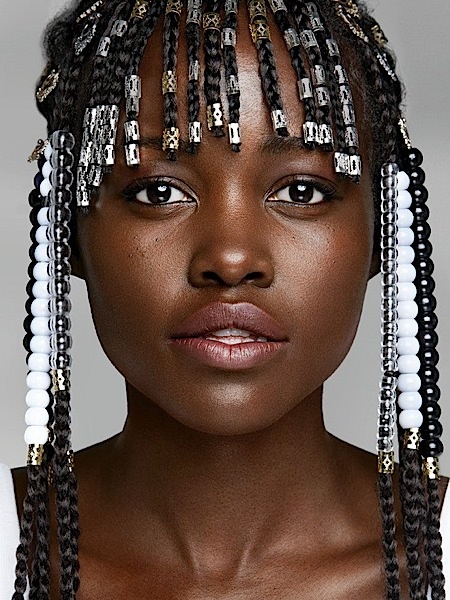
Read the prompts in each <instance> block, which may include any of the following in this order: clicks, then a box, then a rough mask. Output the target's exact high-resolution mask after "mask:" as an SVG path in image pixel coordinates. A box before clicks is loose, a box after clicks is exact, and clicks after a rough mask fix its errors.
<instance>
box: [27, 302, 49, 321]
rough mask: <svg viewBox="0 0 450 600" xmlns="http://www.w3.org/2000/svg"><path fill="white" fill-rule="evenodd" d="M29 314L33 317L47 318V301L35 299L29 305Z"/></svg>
mask: <svg viewBox="0 0 450 600" xmlns="http://www.w3.org/2000/svg"><path fill="white" fill-rule="evenodd" d="M31 314H32V315H33V317H49V316H50V311H49V307H48V300H45V299H44V298H36V300H33V302H32V303H31Z"/></svg>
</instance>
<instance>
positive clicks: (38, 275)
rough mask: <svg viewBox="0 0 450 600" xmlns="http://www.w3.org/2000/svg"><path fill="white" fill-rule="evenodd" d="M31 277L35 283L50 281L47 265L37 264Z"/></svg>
mask: <svg viewBox="0 0 450 600" xmlns="http://www.w3.org/2000/svg"><path fill="white" fill-rule="evenodd" d="M33 277H34V278H35V279H36V281H50V275H49V274H48V263H46V262H38V263H36V264H35V265H34V267H33Z"/></svg>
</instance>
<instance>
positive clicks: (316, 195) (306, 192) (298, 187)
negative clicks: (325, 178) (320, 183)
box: [269, 181, 326, 204]
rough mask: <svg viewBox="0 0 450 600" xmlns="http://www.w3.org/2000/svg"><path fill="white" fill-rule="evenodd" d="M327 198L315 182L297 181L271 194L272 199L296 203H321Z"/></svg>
mask: <svg viewBox="0 0 450 600" xmlns="http://www.w3.org/2000/svg"><path fill="white" fill-rule="evenodd" d="M325 199H326V193H325V192H323V191H321V190H319V189H317V187H316V186H315V185H314V184H313V183H309V182H306V181H295V182H294V183H291V184H290V185H287V186H285V187H283V188H281V189H280V190H278V191H277V192H275V193H274V194H272V196H270V198H269V200H271V201H277V200H278V201H280V202H292V203H296V204H319V203H320V202H323V201H324V200H325Z"/></svg>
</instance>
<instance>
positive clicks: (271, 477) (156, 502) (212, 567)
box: [96, 386, 345, 573]
mask: <svg viewBox="0 0 450 600" xmlns="http://www.w3.org/2000/svg"><path fill="white" fill-rule="evenodd" d="M321 396H322V390H321V389H318V390H316V391H315V392H314V393H313V394H312V395H311V396H309V397H308V398H306V399H305V400H303V401H302V402H300V403H299V404H298V405H297V406H296V407H295V408H294V409H293V410H291V411H290V412H289V413H288V414H286V415H285V416H284V417H283V418H282V419H280V420H279V421H277V422H276V423H274V424H273V425H271V426H270V427H267V428H265V429H264V430H262V431H257V432H254V433H248V434H245V435H235V436H220V435H210V434H207V433H202V432H199V431H195V430H193V429H190V428H188V427H185V426H183V425H182V424H180V423H179V422H178V421H176V420H174V419H172V418H171V417H170V416H168V415H167V413H165V412H163V411H162V410H161V409H159V408H158V407H157V406H156V405H155V404H154V403H152V402H150V401H149V400H148V399H147V398H144V397H143V396H142V395H141V394H140V393H139V392H137V390H135V389H134V388H132V387H131V386H128V403H129V414H128V418H127V421H126V423H125V427H124V430H123V432H122V433H121V434H120V435H118V436H117V437H116V438H113V440H111V442H109V443H108V444H107V446H108V450H107V452H106V453H105V460H106V461H107V464H106V465H105V468H101V469H97V472H96V476H97V477H99V476H100V478H102V480H103V481H102V483H103V485H99V486H98V487H99V489H101V490H103V493H105V491H106V493H107V494H108V496H107V500H108V501H107V502H104V501H102V499H100V498H99V499H98V501H99V506H103V507H108V508H105V510H110V511H111V515H113V514H114V515H117V514H118V512H117V511H118V510H120V511H122V510H124V511H125V513H127V514H128V518H129V524H128V527H129V528H130V529H133V527H136V528H137V529H139V533H140V536H141V537H142V533H143V530H144V531H147V530H148V535H145V538H146V540H148V543H149V544H152V547H153V546H155V548H158V552H159V553H161V548H162V547H164V548H166V549H167V551H169V552H171V553H173V556H175V555H176V559H177V560H179V561H180V560H181V561H182V562H183V563H184V564H186V565H187V567H188V568H189V569H190V571H191V572H192V571H193V572H198V573H199V572H201V573H205V572H210V573H212V572H214V571H216V570H217V571H219V570H220V571H222V572H223V570H224V569H226V570H233V569H234V570H235V569H236V568H242V566H243V565H244V564H246V563H249V562H252V561H255V560H263V559H264V556H262V555H263V554H264V553H266V554H267V553H268V552H270V553H273V552H274V551H275V552H276V551H277V550H280V548H277V545H278V543H281V540H283V551H289V548H286V539H292V544H293V548H294V546H295V547H296V548H297V551H298V537H297V536H296V535H292V533H293V530H294V529H295V528H296V527H299V528H300V530H301V531H298V532H297V533H298V535H299V536H307V537H311V540H313V539H314V540H316V541H317V544H319V543H320V540H319V539H318V536H317V506H318V505H320V506H321V511H322V514H324V513H323V511H325V512H326V511H327V510H330V518H331V514H333V518H336V510H337V508H336V506H337V505H338V506H339V499H341V501H342V503H344V500H343V498H344V496H345V490H344V491H343V490H342V488H343V469H342V465H341V464H340V459H339V452H336V448H337V442H336V440H335V439H334V438H333V437H332V436H330V435H329V434H328V433H327V432H326V431H325V428H324V424H323V419H322V411H321ZM117 479H119V481H120V485H117ZM114 480H115V481H114ZM336 500H338V502H336ZM328 503H329V506H328ZM123 507H127V508H126V509H123ZM122 514H123V513H122ZM299 515H300V516H301V517H299ZM114 518H116V516H115V517H114ZM341 526H342V524H341ZM136 532H137V531H136ZM294 533H295V532H294ZM330 536H332V527H330V528H329V529H328V530H327V543H330ZM319 537H320V536H319ZM211 549H214V552H211ZM149 551H151V549H150V548H149Z"/></svg>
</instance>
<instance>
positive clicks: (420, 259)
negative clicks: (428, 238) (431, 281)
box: [414, 244, 434, 277]
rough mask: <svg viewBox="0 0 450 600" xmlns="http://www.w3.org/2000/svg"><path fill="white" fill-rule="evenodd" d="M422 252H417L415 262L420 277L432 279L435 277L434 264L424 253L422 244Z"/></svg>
mask: <svg viewBox="0 0 450 600" xmlns="http://www.w3.org/2000/svg"><path fill="white" fill-rule="evenodd" d="M421 247H422V251H419V250H417V251H416V257H417V258H416V260H415V261H414V266H415V267H416V269H417V270H418V271H419V273H418V274H419V277H430V276H431V275H433V271H434V263H433V261H432V260H431V258H428V255H427V253H426V252H425V251H423V244H421Z"/></svg>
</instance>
